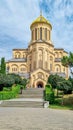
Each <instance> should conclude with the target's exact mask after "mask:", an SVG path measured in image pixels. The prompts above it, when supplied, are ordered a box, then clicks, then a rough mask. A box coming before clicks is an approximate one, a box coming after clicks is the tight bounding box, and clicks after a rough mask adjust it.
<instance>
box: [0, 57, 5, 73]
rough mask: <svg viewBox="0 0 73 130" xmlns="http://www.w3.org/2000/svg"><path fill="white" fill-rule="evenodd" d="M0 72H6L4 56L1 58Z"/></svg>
mask: <svg viewBox="0 0 73 130" xmlns="http://www.w3.org/2000/svg"><path fill="white" fill-rule="evenodd" d="M0 73H2V74H5V73H6V64H5V58H4V57H2V58H1V70H0Z"/></svg>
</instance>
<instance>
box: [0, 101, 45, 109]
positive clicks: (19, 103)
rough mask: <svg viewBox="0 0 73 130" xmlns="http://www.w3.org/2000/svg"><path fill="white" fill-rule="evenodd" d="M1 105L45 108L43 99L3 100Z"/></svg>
mask: <svg viewBox="0 0 73 130" xmlns="http://www.w3.org/2000/svg"><path fill="white" fill-rule="evenodd" d="M0 107H29V108H30V107H31V108H43V101H32V100H28V101H27V100H26V101H3V102H2V103H1V104H0Z"/></svg>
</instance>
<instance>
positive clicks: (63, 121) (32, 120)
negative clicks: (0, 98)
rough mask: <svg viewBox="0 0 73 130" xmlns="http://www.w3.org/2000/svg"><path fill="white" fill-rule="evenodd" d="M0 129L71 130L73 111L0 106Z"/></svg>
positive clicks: (72, 129) (72, 128)
mask: <svg viewBox="0 0 73 130" xmlns="http://www.w3.org/2000/svg"><path fill="white" fill-rule="evenodd" d="M0 130H73V111H68V110H54V109H48V108H7V107H6V108H0Z"/></svg>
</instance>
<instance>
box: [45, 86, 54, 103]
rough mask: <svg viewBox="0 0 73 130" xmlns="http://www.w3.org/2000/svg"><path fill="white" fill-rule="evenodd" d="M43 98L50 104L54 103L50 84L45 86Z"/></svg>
mask: <svg viewBox="0 0 73 130" xmlns="http://www.w3.org/2000/svg"><path fill="white" fill-rule="evenodd" d="M44 97H45V100H46V101H49V103H50V104H52V103H54V91H53V90H52V87H51V85H50V84H49V85H46V86H45V91H44Z"/></svg>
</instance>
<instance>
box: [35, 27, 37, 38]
mask: <svg viewBox="0 0 73 130" xmlns="http://www.w3.org/2000/svg"><path fill="white" fill-rule="evenodd" d="M35 40H37V28H35Z"/></svg>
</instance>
